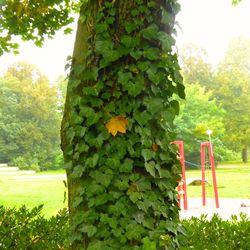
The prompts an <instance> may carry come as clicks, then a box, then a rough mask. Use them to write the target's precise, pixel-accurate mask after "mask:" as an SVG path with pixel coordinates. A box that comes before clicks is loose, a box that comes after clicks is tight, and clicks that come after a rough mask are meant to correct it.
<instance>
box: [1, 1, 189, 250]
mask: <svg viewBox="0 0 250 250" xmlns="http://www.w3.org/2000/svg"><path fill="white" fill-rule="evenodd" d="M70 4H72V2H71V1H67V0H65V1H61V0H60V1H59V0H55V1H37V0H36V1H22V2H21V1H18V0H16V1H8V0H6V1H5V4H4V6H3V7H2V8H1V10H2V11H1V19H0V20H1V21H0V24H1V25H2V27H3V28H5V29H7V30H8V32H9V33H8V35H9V36H6V37H4V38H5V39H4V40H2V44H3V45H2V48H3V49H5V50H8V49H10V48H11V46H10V45H9V43H10V37H11V35H12V34H14V35H21V36H22V37H23V38H24V39H28V40H29V39H31V40H34V41H35V42H36V43H38V44H40V43H41V42H42V41H43V39H44V37H45V36H47V35H48V36H51V35H53V34H54V32H55V31H56V30H57V29H59V28H60V27H62V26H64V25H66V24H67V23H68V22H70V21H71V19H70V18H69V12H70V11H72V10H76V11H78V12H79V13H80V17H79V20H78V27H77V34H76V40H75V48H74V53H73V58H72V67H71V73H70V76H69V84H68V90H67V96H66V105H65V112H64V119H63V123H62V149H63V152H64V158H65V161H66V162H67V179H68V191H69V192H68V193H69V211H70V217H71V226H72V234H71V242H72V249H82V248H83V249H89V250H91V249H92V250H93V249H126V250H127V249H140V248H141V247H142V245H143V242H144V243H145V242H146V241H147V240H149V241H153V242H155V243H154V244H155V245H156V248H157V249H164V248H165V247H169V248H177V247H178V246H179V241H178V238H177V236H178V235H179V234H181V232H182V228H181V226H180V225H179V223H178V220H179V218H178V211H179V208H178V205H177V200H176V191H175V187H176V185H177V180H178V179H179V178H180V177H179V170H180V169H179V163H178V160H177V159H176V155H175V150H174V149H173V148H172V146H170V142H171V141H172V140H173V139H174V136H173V135H174V133H173V131H172V125H173V124H172V123H173V119H174V117H175V115H176V114H177V110H178V102H177V101H175V100H173V94H174V93H176V94H177V95H179V96H180V97H184V87H183V85H182V77H181V75H180V73H179V70H180V69H179V65H178V62H177V56H176V54H175V53H173V52H172V47H173V46H174V43H175V41H174V39H173V36H172V34H173V33H174V32H175V30H174V19H175V14H176V13H177V11H178V10H179V7H180V6H179V5H178V3H177V1H175V0H168V1H166V0H164V1H163V0H161V1H158V0H157V1H156V0H150V1H148V0H147V1H145V0H122V1H102V0H100V1H97V0H96V1H73V5H70ZM74 4H75V5H74ZM3 28H2V29H3ZM4 46H5V47H4ZM6 47H7V48H6ZM166 204H167V205H166Z"/></svg>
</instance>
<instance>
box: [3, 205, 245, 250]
mask: <svg viewBox="0 0 250 250" xmlns="http://www.w3.org/2000/svg"><path fill="white" fill-rule="evenodd" d="M41 211H42V206H38V207H35V208H33V209H32V210H28V209H27V208H26V207H25V206H23V207H21V208H19V209H16V208H4V207H2V206H1V207H0V249H3V250H4V249H6V250H12V249H13V250H33V249H34V250H36V249H38V250H40V249H41V250H47V249H48V250H54V249H55V250H63V249H64V250H66V249H67V248H68V232H69V226H68V214H67V211H66V210H61V211H60V212H59V213H58V215H57V216H53V217H51V218H50V219H45V218H44V217H43V216H41ZM182 223H183V225H184V227H185V228H186V233H187V235H186V244H185V246H182V247H181V248H180V250H186V249H196V250H205V249H206V250H216V249H218V250H248V249H249V246H250V221H249V218H248V217H247V216H246V215H244V214H241V215H240V216H239V217H237V216H233V217H232V218H231V220H228V221H223V220H222V219H221V218H220V217H219V216H217V215H214V216H213V217H212V219H211V220H209V219H208V218H207V217H206V216H205V215H202V216H201V217H200V218H194V217H193V218H191V219H189V220H183V221H182ZM182 242H183V239H182ZM142 250H157V249H156V244H155V243H154V242H150V241H149V239H148V238H144V240H143V247H142Z"/></svg>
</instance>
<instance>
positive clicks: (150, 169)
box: [145, 161, 155, 177]
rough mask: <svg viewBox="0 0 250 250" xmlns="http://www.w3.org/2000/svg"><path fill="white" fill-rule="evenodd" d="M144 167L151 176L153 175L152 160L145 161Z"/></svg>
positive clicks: (153, 166)
mask: <svg viewBox="0 0 250 250" xmlns="http://www.w3.org/2000/svg"><path fill="white" fill-rule="evenodd" d="M145 168H146V170H147V172H148V173H149V174H150V175H151V176H153V177H155V163H154V162H153V161H150V162H146V163H145Z"/></svg>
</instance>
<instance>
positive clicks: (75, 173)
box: [71, 165, 85, 178]
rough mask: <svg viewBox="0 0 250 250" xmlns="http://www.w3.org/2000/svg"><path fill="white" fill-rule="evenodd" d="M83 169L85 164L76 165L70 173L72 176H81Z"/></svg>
mask: <svg viewBox="0 0 250 250" xmlns="http://www.w3.org/2000/svg"><path fill="white" fill-rule="evenodd" d="M84 171H85V166H82V165H77V166H76V167H74V169H73V173H72V174H71V177H72V178H79V177H81V176H82V174H83V172H84Z"/></svg>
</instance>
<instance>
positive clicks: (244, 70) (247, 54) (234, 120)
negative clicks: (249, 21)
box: [214, 37, 250, 151]
mask: <svg viewBox="0 0 250 250" xmlns="http://www.w3.org/2000/svg"><path fill="white" fill-rule="evenodd" d="M249 46H250V41H249V39H246V38H244V37H238V38H236V39H234V40H232V41H231V43H230V46H229V49H228V51H227V53H226V56H225V58H224V61H223V62H222V63H221V64H220V65H219V70H218V72H217V75H216V78H215V80H216V85H215V86H216V88H214V96H215V97H216V99H217V101H218V102H220V103H221V104H222V107H223V108H224V109H225V110H226V116H225V128H226V136H225V143H226V145H227V146H228V147H229V148H230V149H232V150H235V151H236V150H237V149H238V150H239V151H240V150H242V149H244V148H247V147H248V146H249V144H250V140H249V136H250V134H249V133H250V130H249V123H250V95H249V93H250V75H249V70H248V69H249V66H250V59H249V58H250V50H249Z"/></svg>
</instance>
